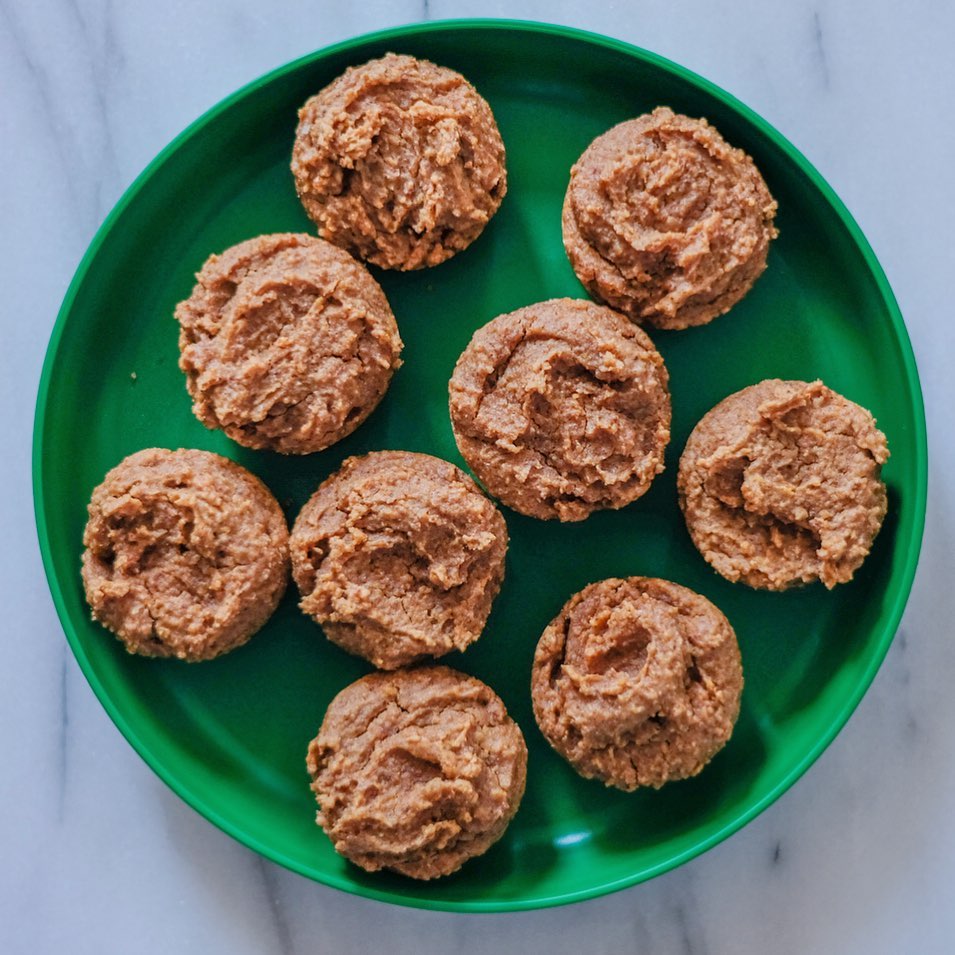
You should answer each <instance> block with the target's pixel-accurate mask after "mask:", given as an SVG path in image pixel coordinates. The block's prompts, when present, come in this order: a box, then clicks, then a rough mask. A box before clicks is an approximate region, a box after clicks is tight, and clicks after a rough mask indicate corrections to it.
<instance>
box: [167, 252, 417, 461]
mask: <svg viewBox="0 0 955 955" xmlns="http://www.w3.org/2000/svg"><path fill="white" fill-rule="evenodd" d="M196 280H197V281H196V286H195V288H194V289H193V291H192V295H191V296H190V297H189V298H188V299H186V300H185V301H183V302H180V303H179V305H178V306H177V307H176V319H177V320H178V322H179V326H180V328H179V349H180V352H181V356H180V359H179V367H180V368H181V369H182V370H183V371H184V372H185V373H186V387H187V388H188V389H189V394H190V395H191V397H192V399H193V406H192V410H193V412H194V413H195V415H196V417H197V418H198V419H199V420H200V421H201V422H202V423H203V424H204V425H205V426H206V427H207V428H221V429H222V430H223V431H225V433H226V434H227V435H228V436H229V437H230V438H232V439H233V440H234V441H237V442H238V443H239V444H242V445H245V446H246V447H248V448H258V449H262V448H268V449H271V450H273V451H279V452H281V453H282V454H308V453H310V452H312V451H321V450H322V449H324V448H327V447H328V446H329V445H331V444H334V443H335V442H336V441H339V440H341V439H342V438H344V437H345V436H346V435H349V434H351V433H352V431H354V430H355V428H357V427H358V426H359V425H360V424H361V423H362V422H363V421H364V420H365V419H366V418H367V417H368V415H370V414H371V412H372V411H373V410H374V409H375V407H376V406H377V404H378V402H379V401H380V400H381V399H382V397H383V396H384V394H385V391H386V390H387V388H388V385H389V383H390V381H391V376H392V375H393V374H394V372H395V370H396V369H397V368H398V366H399V365H400V364H401V361H400V359H399V357H398V356H399V355H400V353H401V338H400V336H399V335H398V326H397V325H396V324H395V318H394V315H393V314H392V312H391V307H390V306H389V305H388V301H387V299H386V298H385V295H384V292H382V290H381V288H380V287H379V285H378V283H377V282H376V281H375V280H374V279H373V278H372V277H371V275H370V274H369V273H368V270H367V269H366V268H365V267H364V266H363V265H361V263H359V262H356V261H355V260H354V259H353V258H352V257H351V256H350V255H348V254H347V253H346V252H343V251H342V250H341V249H339V248H336V247H335V246H333V245H331V244H329V243H328V242H323V241H322V240H321V239H316V238H315V237H314V236H308V235H298V234H294V233H291V234H277V235H263V236H258V237H257V238H254V239H249V240H247V241H245V242H240V243H239V244H238V245H234V246H232V248H230V249H227V250H226V251H225V252H223V253H222V254H221V255H213V256H211V257H210V258H209V259H208V261H207V262H206V263H205V265H203V267H202V270H201V271H200V272H199V274H198V275H197V276H196Z"/></svg>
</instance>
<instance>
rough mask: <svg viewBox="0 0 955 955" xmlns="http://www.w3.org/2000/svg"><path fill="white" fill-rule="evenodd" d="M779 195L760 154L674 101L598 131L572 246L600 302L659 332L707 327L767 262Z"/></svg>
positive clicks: (578, 179) (585, 167) (576, 178)
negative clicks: (759, 162)
mask: <svg viewBox="0 0 955 955" xmlns="http://www.w3.org/2000/svg"><path fill="white" fill-rule="evenodd" d="M775 215H776V202H775V201H774V200H773V197H772V196H771V195H770V194H769V190H768V189H767V187H766V183H765V182H764V181H763V177H762V176H761V175H760V173H759V170H758V169H757V168H756V166H755V164H754V163H753V160H752V159H751V158H750V157H749V156H747V155H746V153H744V152H743V151H742V150H741V149H734V148H733V147H732V146H730V145H729V144H727V142H726V141H725V140H724V139H723V137H722V136H720V134H719V133H718V132H717V131H716V130H715V129H714V128H713V127H712V126H711V125H710V124H709V123H707V121H706V120H705V119H691V118H690V117H688V116H681V115H679V114H676V113H674V112H673V111H672V110H670V109H667V108H666V107H660V108H658V109H655V110H654V111H653V112H652V113H649V114H647V115H644V116H640V117H638V118H637V119H631V120H628V121H627V122H624V123H620V124H619V125H617V126H614V127H613V128H612V129H610V130H608V131H607V132H606V133H604V134H603V135H602V136H598V137H597V138H596V139H595V140H594V141H593V142H592V143H591V144H590V146H588V147H587V149H586V150H585V151H584V154H583V155H582V156H581V157H580V159H578V160H577V162H576V163H575V164H574V167H573V169H571V173H570V184H569V186H568V187H567V194H566V197H565V199H564V211H563V234H564V248H565V249H566V250H567V255H568V257H569V258H570V262H571V265H572V266H573V268H574V271H575V272H576V273H577V277H578V278H579V279H580V281H581V282H582V283H583V284H584V286H585V287H586V288H587V290H588V291H589V292H590V294H591V295H593V296H594V298H596V299H598V300H599V301H601V302H606V303H607V305H610V306H611V307H612V308H616V309H619V310H620V311H621V312H623V313H624V314H625V315H627V316H629V318H630V319H632V320H633V321H635V322H639V323H643V322H646V323H647V324H650V325H654V326H656V327H657V328H673V329H676V328H687V327H689V326H691V325H703V324H705V323H706V322H709V321H711V320H712V319H713V318H715V317H716V316H717V315H722V314H723V313H724V312H726V311H728V310H729V309H730V308H732V306H733V305H735V304H736V303H737V302H738V301H739V300H740V299H741V298H742V297H743V296H744V295H745V294H746V293H747V292H748V291H749V289H750V288H751V287H752V285H753V283H754V282H755V281H756V279H757V278H758V277H759V275H760V274H761V273H762V271H763V270H764V269H765V268H766V255H767V252H768V251H769V243H770V241H771V240H772V239H773V238H775V236H776V235H777V232H776V228H775V227H774V225H773V218H774V217H775Z"/></svg>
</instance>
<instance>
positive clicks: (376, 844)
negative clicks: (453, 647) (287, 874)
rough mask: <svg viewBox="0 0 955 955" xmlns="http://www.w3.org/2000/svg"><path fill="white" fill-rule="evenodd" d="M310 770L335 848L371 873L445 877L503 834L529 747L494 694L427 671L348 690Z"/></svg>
mask: <svg viewBox="0 0 955 955" xmlns="http://www.w3.org/2000/svg"><path fill="white" fill-rule="evenodd" d="M307 768H308V773H309V775H310V776H311V779H312V789H313V790H314V792H315V796H316V798H317V799H318V803H319V806H320V811H319V813H318V817H317V822H318V824H319V825H320V826H321V827H322V828H323V829H324V830H325V832H326V833H327V835H328V837H329V839H331V840H332V843H333V844H334V846H335V849H336V851H338V852H339V853H341V854H342V855H343V856H345V857H346V858H348V859H350V860H351V861H352V862H354V863H355V864H356V865H358V866H361V868H363V869H366V870H367V871H369V872H376V871H377V870H379V869H391V870H392V871H394V872H399V873H401V874H402V875H406V876H409V877H410V878H412V879H435V878H438V877H439V876H444V875H449V874H450V873H452V872H454V871H456V870H457V869H459V868H460V867H461V866H462V865H463V864H464V863H465V862H467V860H468V859H472V858H474V857H475V856H479V855H481V854H482V853H484V852H486V851H487V850H488V848H490V846H492V845H493V844H494V843H495V842H497V840H498V839H500V838H501V836H502V835H503V834H504V831H505V829H506V828H507V826H508V823H509V822H510V821H511V819H512V818H513V817H514V814H515V813H516V812H517V809H518V806H519V805H520V802H521V797H522V796H523V794H524V783H525V780H526V778H527V747H526V746H525V744H524V737H523V736H522V735H521V731H520V729H519V727H518V726H517V724H516V723H515V722H514V721H513V720H512V719H511V718H510V717H509V716H508V715H507V711H506V710H505V708H504V704H503V703H502V702H501V700H500V698H499V697H498V696H497V694H495V693H494V691H493V690H492V689H491V688H490V687H488V686H486V685H485V684H484V683H482V682H481V681H480V680H476V679H475V678H474V677H470V676H465V675H464V674H463V673H458V672H456V671H455V670H451V669H449V668H448V667H443V666H434V667H421V668H418V669H413V670H396V671H395V672H393V673H373V674H371V675H370V676H366V677H363V678H362V679H360V680H358V681H357V682H355V683H352V684H351V686H348V687H346V688H345V689H344V690H342V691H341V693H339V694H338V696H336V697H335V699H334V700H332V702H331V705H330V706H329V707H328V711H327V712H326V713H325V718H324V720H323V721H322V726H321V729H320V730H319V733H318V736H317V737H316V738H315V739H314V740H312V743H311V745H310V746H309V748H308V758H307Z"/></svg>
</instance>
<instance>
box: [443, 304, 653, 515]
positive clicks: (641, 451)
mask: <svg viewBox="0 0 955 955" xmlns="http://www.w3.org/2000/svg"><path fill="white" fill-rule="evenodd" d="M449 390H450V407H451V423H452V426H453V428H454V436H455V439H456V440H457V443H458V448H459V449H460V450H461V453H462V454H463V455H464V457H465V459H466V460H467V462H468V464H469V465H470V467H471V468H472V470H473V471H474V473H475V474H476V475H477V476H478V478H479V479H480V481H481V482H482V483H483V484H484V485H485V487H487V489H488V490H489V491H490V493H491V494H493V495H494V496H495V497H497V498H500V499H501V500H502V501H503V502H504V503H505V504H507V505H508V506H509V507H513V508H514V509H515V510H516V511H520V512H521V513H522V514H526V515H528V516H530V517H538V518H543V519H550V518H557V519H559V520H561V521H579V520H583V519H584V518H585V517H587V516H588V515H589V514H590V513H592V512H593V511H594V510H597V509H601V508H619V507H623V506H624V505H625V504H629V503H630V502H631V501H634V500H636V499H637V498H638V497H640V495H642V494H643V493H644V492H645V491H646V490H647V489H648V488H649V486H650V482H651V481H652V480H653V478H654V477H655V476H656V475H657V474H659V473H660V472H661V471H662V470H663V454H664V450H665V448H666V445H667V442H668V441H669V438H670V395H669V391H668V390H667V372H666V368H665V367H664V365H663V359H662V358H661V357H660V353H659V352H658V351H657V350H656V348H654V346H653V343H652V342H651V341H650V339H649V338H648V337H647V336H646V335H645V334H644V333H643V332H642V331H641V330H640V329H639V328H637V327H636V326H635V325H633V324H632V323H631V322H629V321H628V320H627V319H626V318H624V317H623V316H622V315H620V314H619V313H617V312H614V311H612V310H611V309H609V308H604V307H602V306H599V305H594V304H593V303H592V302H584V301H578V300H574V299H553V300H551V301H548V302H540V303H538V304H536V305H528V306H527V307H525V308H521V309H518V310H517V311H516V312H510V313H508V314H506V315H500V316H498V317H497V318H495V319H494V320H493V321H491V322H489V323H488V324H487V325H485V326H484V327H483V328H480V329H478V331H477V332H475V334H474V337H473V338H472V339H471V342H470V344H469V345H468V347H467V348H466V349H465V351H464V353H463V354H462V355H461V357H460V358H459V359H458V362H457V365H456V366H455V369H454V374H453V376H452V378H451V383H450V389H449Z"/></svg>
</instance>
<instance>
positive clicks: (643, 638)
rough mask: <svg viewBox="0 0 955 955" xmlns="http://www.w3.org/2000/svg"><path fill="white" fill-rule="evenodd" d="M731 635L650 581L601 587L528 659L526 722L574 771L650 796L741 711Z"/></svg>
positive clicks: (694, 768)
mask: <svg viewBox="0 0 955 955" xmlns="http://www.w3.org/2000/svg"><path fill="white" fill-rule="evenodd" d="M742 689H743V671H742V667H741V664H740V653H739V646H738V645H737V643H736V634H735V633H734V632H733V628H732V627H731V626H730V625H729V621H727V619H726V617H724V616H723V614H722V613H720V611H719V610H718V609H717V608H716V607H715V606H714V605H713V604H712V603H710V601H709V600H707V599H706V598H705V597H702V596H701V595H700V594H697V593H694V592H693V591H692V590H688V589H687V588H686V587H681V586H680V585H679V584H675V583H672V582H671V581H668V580H658V579H656V578H650V577H629V578H626V579H622V580H621V579H615V578H612V579H609V580H601V581H599V582H598V583H595V584H591V585H590V586H589V587H585V588H584V589H583V590H582V591H580V593H577V594H575V595H574V596H573V597H571V599H570V600H569V601H568V602H567V603H566V604H565V605H564V607H563V609H562V610H561V612H560V613H559V614H558V615H557V617H556V618H555V619H554V620H553V621H552V622H551V623H550V625H549V626H548V627H547V629H546V630H545V631H544V633H543V635H542V636H541V638H540V642H539V643H538V645H537V650H536V652H535V654H534V664H533V670H532V675H531V696H532V699H533V703H534V716H535V718H536V719H537V723H538V725H539V726H540V729H541V732H542V733H543V734H544V736H545V737H546V739H547V741H548V742H549V743H550V745H551V746H552V747H553V748H554V749H555V750H556V751H557V752H558V753H559V754H560V755H561V756H563V757H564V759H566V760H567V761H568V762H569V763H570V764H571V765H572V766H573V767H574V769H575V770H577V772H578V773H580V774H581V775H582V776H585V777H587V778H589V779H599V780H602V781H603V782H604V783H605V784H606V785H607V786H615V787H617V788H618V789H623V790H627V791H630V790H633V789H636V788H637V787H639V786H652V787H654V788H659V787H661V786H663V785H664V784H665V783H667V782H669V781H670V780H675V779H685V778H686V777H688V776H695V775H696V774H697V773H699V772H700V771H701V770H702V769H703V767H704V766H705V765H706V764H707V763H708V762H709V761H710V760H711V759H712V758H713V756H714V755H715V754H716V753H717V752H719V750H720V749H722V748H723V746H724V745H725V744H726V742H727V740H728V739H729V738H730V735H731V734H732V732H733V726H734V725H735V723H736V718H737V716H738V715H739V703H740V694H741V693H742Z"/></svg>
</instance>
